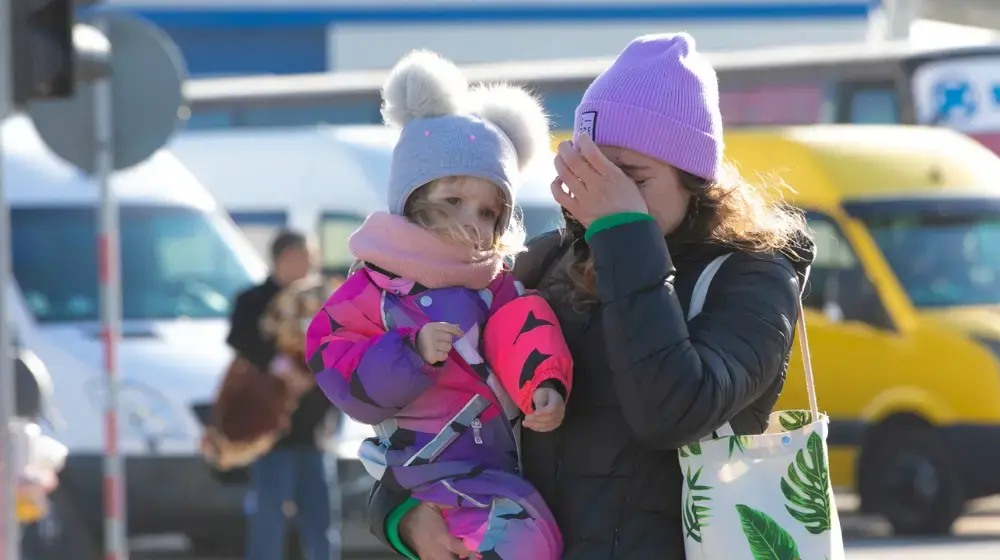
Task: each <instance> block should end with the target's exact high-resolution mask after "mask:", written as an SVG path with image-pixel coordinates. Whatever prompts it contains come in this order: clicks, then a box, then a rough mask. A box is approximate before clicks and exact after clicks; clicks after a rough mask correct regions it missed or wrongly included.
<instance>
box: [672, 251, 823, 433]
mask: <svg viewBox="0 0 1000 560" xmlns="http://www.w3.org/2000/svg"><path fill="white" fill-rule="evenodd" d="M730 256H732V253H726V254H725V255H720V256H718V257H716V258H715V259H713V260H712V262H710V263H708V266H706V267H705V270H703V271H702V272H701V275H699V276H698V281H697V282H696V283H695V285H694V290H693V291H692V292H691V303H690V305H689V306H688V314H687V320H688V321H689V322H690V321H691V320H692V319H694V318H695V317H696V316H697V315H698V314H699V313H701V310H702V308H703V307H704V306H705V299H706V298H707V297H708V288H709V287H710V286H711V285H712V279H713V278H715V274H716V273H717V272H719V269H720V268H722V264H723V263H725V262H726V259H728V258H729V257H730ZM806 279H808V273H806V277H805V279H803V282H802V284H803V285H805V281H806ZM799 292H800V293H801V290H799ZM795 303H796V309H797V312H798V315H799V318H798V320H797V321H796V327H797V330H798V335H797V337H796V338H798V339H799V348H800V349H801V351H802V369H803V370H804V371H805V375H806V393H807V394H808V395H809V411H810V412H811V413H812V421H813V422H815V421H816V420H817V419H819V406H818V404H817V401H816V382H815V380H814V378H813V369H812V358H811V356H810V355H809V339H808V335H807V334H806V317H805V313H804V312H803V309H802V297H801V296H799V297H797V298H796V300H795ZM732 435H736V434H735V432H734V431H733V428H732V426H731V425H730V424H729V422H726V423H725V424H723V425H722V426H720V427H719V428H718V429H716V430H715V431H714V432H712V433H711V434H710V435H709V436H706V437H705V438H704V439H703V440H702V441H705V440H710V439H717V438H720V437H726V436H732Z"/></svg>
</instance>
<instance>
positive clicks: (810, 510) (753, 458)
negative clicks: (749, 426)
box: [678, 255, 845, 560]
mask: <svg viewBox="0 0 1000 560" xmlns="http://www.w3.org/2000/svg"><path fill="white" fill-rule="evenodd" d="M728 257H729V255H723V256H721V257H718V258H716V259H715V260H714V261H712V262H711V263H710V264H709V265H708V267H706V268H705V270H704V272H702V274H701V276H700V277H699V278H698V282H697V284H696V285H695V289H694V292H693V294H692V296H691V306H690V308H689V311H688V321H690V320H691V319H693V318H694V317H695V316H696V315H697V314H698V313H700V312H701V308H702V306H703V305H704V303H705V297H706V296H707V293H708V287H709V285H710V284H711V282H712V278H713V277H714V276H715V273H716V272H717V271H718V270H719V267H721V266H722V263H723V262H725V260H726V258H728ZM798 314H799V320H798V339H799V345H800V347H801V349H802V363H803V366H804V369H805V374H806V390H807V391H808V394H809V410H782V411H775V412H773V413H771V417H770V423H769V425H768V429H767V431H766V432H764V433H763V434H761V435H754V436H737V435H734V434H733V430H732V428H731V427H730V426H729V424H725V425H723V426H722V427H720V428H719V429H717V430H716V431H715V432H714V433H713V434H712V435H710V436H708V437H706V438H704V439H703V440H702V441H700V442H695V443H691V444H688V445H685V446H683V447H681V448H680V449H679V450H678V457H679V461H680V464H681V471H682V473H683V477H684V480H683V492H682V496H683V501H682V508H683V509H682V511H681V515H682V521H683V528H684V548H685V551H686V553H687V558H688V560H799V559H801V560H844V558H845V554H844V541H843V536H842V535H841V530H840V519H839V517H838V516H837V508H836V505H835V504H834V501H833V489H832V486H831V484H830V467H829V461H828V458H827V444H826V439H827V430H828V426H829V418H828V417H827V416H826V415H824V414H820V413H819V409H818V407H817V404H816V391H815V385H814V382H813V374H812V364H811V363H810V360H809V343H808V340H807V339H806V326H805V319H804V317H803V314H802V303H801V301H800V302H799V306H798Z"/></svg>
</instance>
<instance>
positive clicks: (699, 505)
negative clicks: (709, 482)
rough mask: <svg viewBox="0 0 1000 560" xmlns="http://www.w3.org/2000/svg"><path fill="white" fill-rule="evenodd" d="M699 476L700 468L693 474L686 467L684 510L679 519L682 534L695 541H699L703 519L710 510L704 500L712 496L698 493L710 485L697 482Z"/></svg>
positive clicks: (704, 490)
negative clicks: (681, 524) (681, 523)
mask: <svg viewBox="0 0 1000 560" xmlns="http://www.w3.org/2000/svg"><path fill="white" fill-rule="evenodd" d="M700 476H701V469H700V468H699V469H698V470H697V471H695V473H694V475H692V474H691V469H690V468H688V470H687V474H686V475H685V476H684V480H685V483H686V484H687V497H686V498H685V500H684V511H683V512H682V516H681V521H682V522H683V524H684V536H685V537H690V538H692V539H694V541H695V542H701V530H702V528H704V527H705V520H706V519H708V517H709V515H710V514H711V512H712V508H710V507H709V506H708V505H707V504H705V502H708V501H711V499H712V498H710V497H709V496H707V495H706V494H698V492H708V491H709V490H711V489H712V487H711V486H706V485H704V484H698V478H699V477H700Z"/></svg>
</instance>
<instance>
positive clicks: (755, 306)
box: [369, 34, 812, 560]
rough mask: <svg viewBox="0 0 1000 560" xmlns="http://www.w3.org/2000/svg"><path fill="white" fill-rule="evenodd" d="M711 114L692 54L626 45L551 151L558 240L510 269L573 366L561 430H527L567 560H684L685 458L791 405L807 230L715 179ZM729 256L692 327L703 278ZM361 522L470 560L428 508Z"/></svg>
mask: <svg viewBox="0 0 1000 560" xmlns="http://www.w3.org/2000/svg"><path fill="white" fill-rule="evenodd" d="M718 101H719V95H718V85H717V81H716V76H715V72H714V71H713V69H712V68H711V67H710V66H709V64H708V63H707V62H706V61H705V59H703V58H702V57H701V56H700V55H699V54H698V53H697V52H696V51H695V46H694V41H693V39H691V37H690V36H688V35H685V34H670V35H651V36H645V37H640V38H638V39H636V40H634V41H633V42H632V43H630V44H629V45H628V47H627V48H626V49H625V50H624V51H623V52H622V54H621V55H620V56H619V57H618V59H617V60H616V61H615V62H614V64H613V65H612V66H611V67H610V68H609V69H608V70H607V71H605V73H604V74H602V75H601V76H599V77H598V78H597V79H596V80H595V81H594V83H593V84H592V85H591V86H590V88H589V89H588V90H587V92H586V93H585V94H584V97H583V100H582V102H581V104H580V106H579V107H578V108H577V111H576V138H575V142H574V143H569V142H564V143H562V144H561V145H560V146H559V149H558V155H557V156H556V158H555V166H556V171H557V172H558V175H559V177H558V179H556V181H555V182H553V185H552V194H553V196H554V197H555V199H556V200H557V201H558V202H559V203H560V204H561V205H562V206H563V209H564V213H565V214H566V215H567V227H566V230H565V231H564V232H561V233H560V232H552V233H550V234H546V235H543V236H541V237H539V238H537V239H536V240H535V241H534V242H533V243H531V244H530V246H529V249H528V252H527V253H525V254H523V255H521V256H520V257H519V258H518V261H517V266H516V267H515V273H516V274H517V275H518V276H519V278H521V280H522V282H524V284H525V285H526V286H527V287H529V288H536V289H538V290H540V291H541V293H542V294H543V295H544V296H545V297H546V299H547V300H549V302H550V303H551V304H552V306H553V308H554V309H555V312H556V315H557V316H558V318H559V320H560V322H561V323H562V326H563V329H564V331H565V334H566V338H567V342H568V344H569V348H570V351H571V352H572V354H573V359H574V363H575V364H576V368H575V370H574V376H575V380H576V381H575V387H574V390H573V394H572V395H571V396H570V398H569V401H568V403H567V410H566V417H565V420H564V422H563V425H562V426H561V427H560V428H559V429H558V430H556V431H555V432H552V433H536V432H533V431H530V430H525V431H524V432H523V449H522V451H523V459H524V475H525V477H526V478H527V479H528V480H529V481H530V482H532V483H533V484H534V485H535V486H536V487H537V488H538V489H539V491H540V492H541V494H542V496H543V497H544V498H545V500H546V501H547V502H548V504H549V506H550V507H551V508H552V511H553V513H554V514H555V516H556V519H557V521H558V522H559V526H560V528H561V529H562V531H563V535H564V538H565V545H566V552H565V558H567V559H572V560H610V559H619V558H621V559H629V560H646V559H649V560H653V559H656V560H663V559H667V560H672V559H683V558H684V539H683V535H682V529H681V517H680V512H681V472H680V468H679V466H678V463H677V451H676V449H677V448H678V447H679V446H681V445H684V444H686V443H690V442H693V441H697V440H699V439H701V438H703V437H705V436H710V435H711V434H712V432H713V431H714V430H715V429H717V428H719V427H720V426H721V425H722V424H724V423H726V422H730V424H731V425H732V427H733V429H734V430H735V432H736V433H737V434H759V433H762V432H763V431H764V429H765V428H766V422H767V418H768V414H769V413H770V412H771V409H772V408H773V406H774V403H775V401H776V400H777V398H778V394H779V393H780V392H781V387H782V384H783V382H784V373H785V368H786V367H787V362H788V356H789V353H790V350H791V346H792V337H793V332H794V331H793V329H794V325H795V321H796V318H797V317H796V313H797V312H796V299H797V298H798V297H800V293H801V286H802V284H803V281H804V278H805V273H806V270H807V269H808V266H809V263H810V262H811V259H812V254H811V249H812V243H811V242H810V241H809V237H808V234H807V232H806V228H805V222H804V220H803V218H802V216H801V215H800V214H798V213H796V212H794V211H792V210H790V209H788V208H787V207H785V206H784V205H782V204H781V203H780V202H778V201H775V200H772V199H770V198H768V197H767V196H766V195H765V193H764V192H763V191H762V189H760V188H758V187H755V186H754V185H751V184H748V183H745V182H743V181H742V180H740V178H739V177H738V175H737V174H736V173H734V172H733V171H732V170H731V169H729V168H728V167H726V166H725V165H724V164H723V161H722V151H723V144H722V119H721V116H720V114H719V106H718ZM726 253H734V254H733V255H732V256H731V257H730V258H729V259H727V260H726V261H725V263H724V264H723V266H722V267H721V268H720V269H719V271H718V272H717V274H716V275H715V277H714V280H713V281H712V284H711V287H710V290H709V292H708V297H707V300H706V302H705V304H704V307H703V311H702V313H701V314H699V315H698V316H697V317H695V318H694V319H693V320H692V321H691V322H690V323H688V322H687V321H686V320H685V317H686V312H687V307H688V303H689V301H690V298H691V292H692V290H693V288H694V284H695V282H696V281H697V279H698V276H699V274H700V273H701V272H702V270H703V269H704V268H705V267H706V266H707V265H708V263H710V262H711V261H712V260H713V259H715V258H716V257H717V256H719V255H723V254H726ZM525 425H526V426H530V419H529V420H526V421H525ZM369 509H370V518H371V522H372V530H373V532H374V533H375V534H376V535H377V536H379V537H380V538H381V539H382V540H383V541H384V542H387V543H392V544H393V546H394V548H395V549H396V550H398V551H400V552H403V553H405V554H407V555H409V556H410V557H418V556H419V557H420V558H423V559H425V560H426V559H432V560H436V559H439V558H441V559H444V558H455V557H462V556H466V555H468V554H469V552H468V551H467V550H464V549H463V547H462V545H461V543H459V542H457V541H455V540H454V539H452V538H450V537H449V536H448V534H447V532H446V531H445V529H444V525H443V523H442V520H441V516H440V512H439V511H437V510H436V509H435V507H434V506H431V505H428V504H419V503H417V502H415V501H414V500H410V499H408V498H407V496H405V495H399V494H397V493H395V492H392V491H390V490H388V489H386V488H385V487H384V486H381V485H380V486H377V487H376V488H375V489H374V491H373V493H372V497H371V501H370V504H369Z"/></svg>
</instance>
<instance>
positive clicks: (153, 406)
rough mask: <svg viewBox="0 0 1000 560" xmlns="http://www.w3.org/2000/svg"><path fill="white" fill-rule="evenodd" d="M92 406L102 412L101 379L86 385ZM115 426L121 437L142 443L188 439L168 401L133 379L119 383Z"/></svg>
mask: <svg viewBox="0 0 1000 560" xmlns="http://www.w3.org/2000/svg"><path fill="white" fill-rule="evenodd" d="M87 393H88V394H89V396H90V400H91V403H92V404H93V405H94V406H95V407H97V408H99V409H101V410H104V403H105V383H104V379H93V380H91V381H90V382H88V383H87ZM118 423H119V425H120V426H121V429H122V430H123V431H124V432H125V434H124V435H126V436H131V437H136V438H142V439H143V440H147V441H148V440H162V439H178V438H184V437H186V436H187V429H186V428H185V425H184V421H183V420H182V416H181V415H180V414H179V411H178V410H177V409H176V408H175V407H174V406H173V404H172V403H171V401H170V399H168V398H167V397H166V396H165V395H163V394H162V393H160V392H159V391H157V390H156V389H154V388H152V387H150V386H148V385H145V384H143V383H141V382H139V381H135V380H132V379H128V380H125V379H123V380H121V382H120V383H119V392H118Z"/></svg>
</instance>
